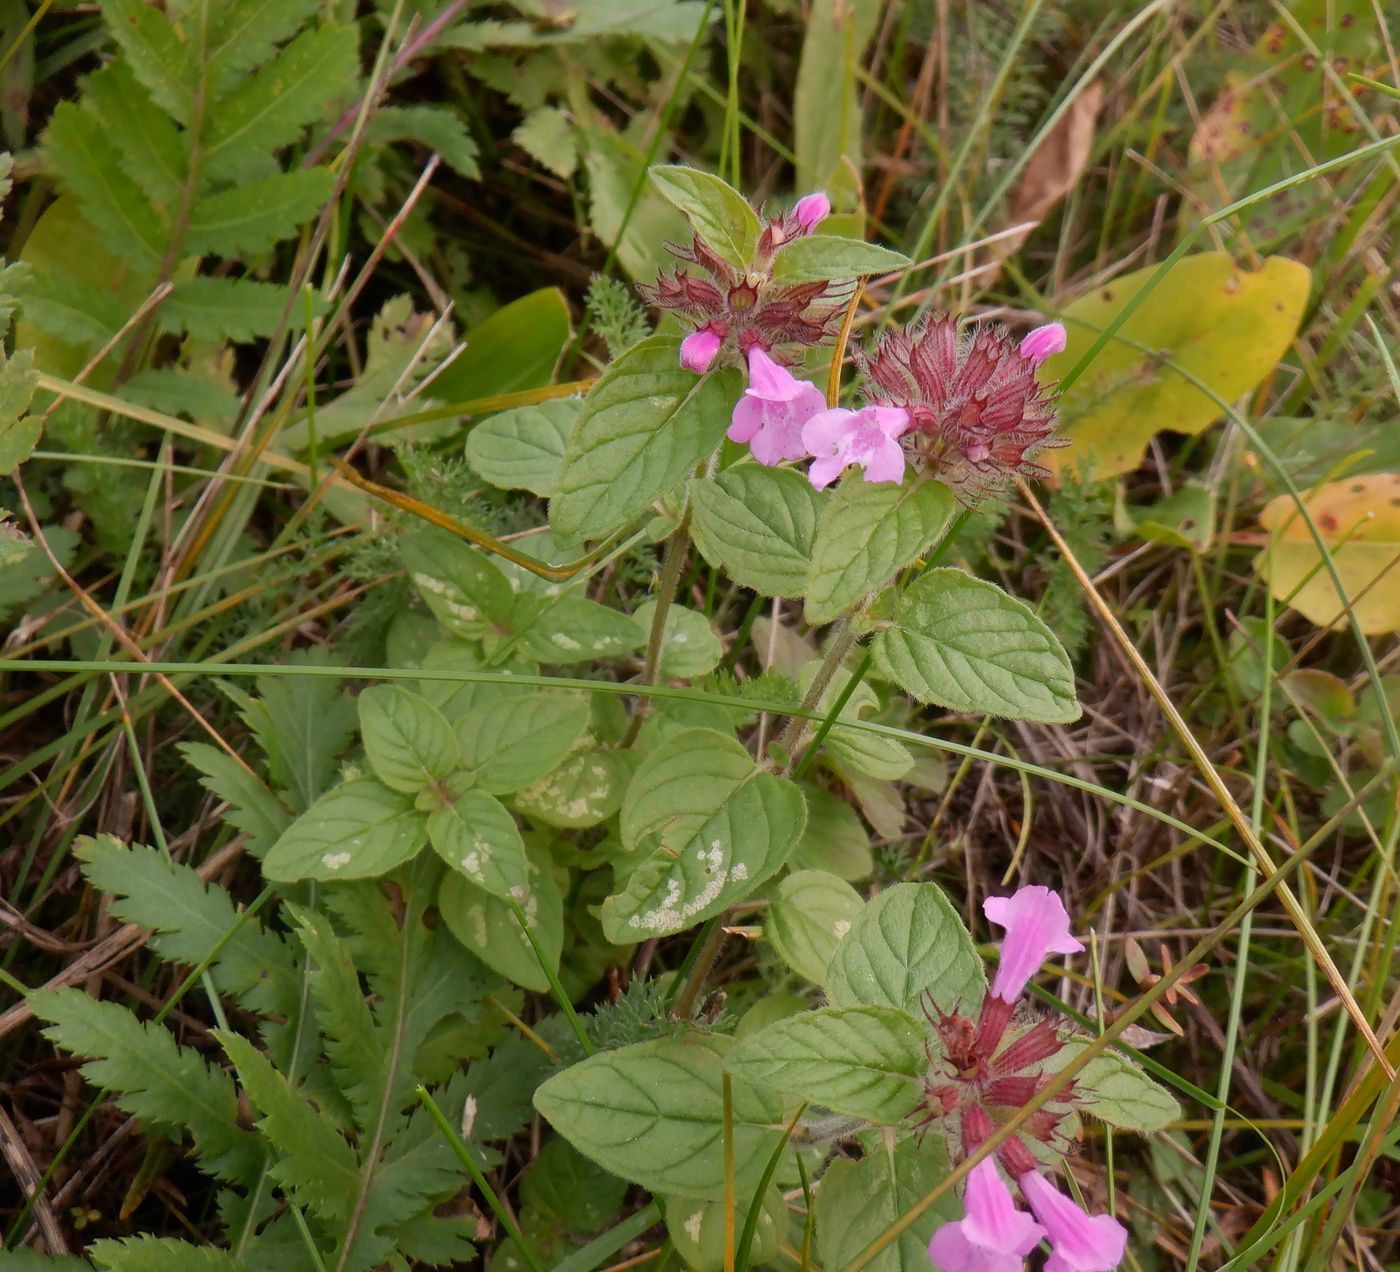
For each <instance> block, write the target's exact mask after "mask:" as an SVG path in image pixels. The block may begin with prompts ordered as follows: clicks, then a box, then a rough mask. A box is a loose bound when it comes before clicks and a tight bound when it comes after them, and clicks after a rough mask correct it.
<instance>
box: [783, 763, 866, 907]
mask: <svg viewBox="0 0 1400 1272" xmlns="http://www.w3.org/2000/svg"><path fill="white" fill-rule="evenodd" d="M802 793H803V794H804V795H805V796H806V798H807V829H806V830H804V831H803V832H802V838H801V840H799V842H798V845H797V851H796V852H795V853H793V856H792V861H793V865H795V866H798V867H800V868H801V869H803V870H824V871H827V872H828V873H830V874H834V875H835V876H836V877H837V878H838V879H844V880H846V882H847V883H855V882H857V881H859V880H861V879H868V878H869V877H870V873H871V871H873V870H874V869H875V859H874V856H873V855H872V854H871V851H870V836H869V834H867V833H866V829H865V827H864V826H863V825H862V824H861V820H860V816H859V815H858V814H857V813H856V811H855V809H853V808H852V807H851V806H850V805H849V804H848V803H846V801H845V800H843V799H841V798H840V797H839V796H837V795H834V794H832V792H831V791H829V790H826V789H825V788H824V787H820V786H811V785H808V784H807V783H805V782H804V783H803V784H802Z"/></svg>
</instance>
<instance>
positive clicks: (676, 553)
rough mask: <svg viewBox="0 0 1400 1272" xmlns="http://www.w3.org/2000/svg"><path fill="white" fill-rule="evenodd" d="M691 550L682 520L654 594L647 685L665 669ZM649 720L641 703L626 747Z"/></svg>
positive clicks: (624, 744) (626, 737)
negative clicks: (669, 625)
mask: <svg viewBox="0 0 1400 1272" xmlns="http://www.w3.org/2000/svg"><path fill="white" fill-rule="evenodd" d="M689 549H690V533H689V531H688V530H687V529H686V523H685V522H684V521H682V522H681V525H680V528H679V529H678V530H677V531H676V532H675V534H673V535H672V536H671V537H670V539H669V540H668V541H667V543H666V552H665V555H664V556H663V557H662V559H661V577H660V579H658V580H657V583H656V591H655V593H654V594H653V595H654V596H655V599H656V609H655V610H654V611H653V613H652V616H651V632H650V634H649V635H648V636H647V659H646V664H645V666H644V667H643V668H642V683H643V684H644V685H654V684H655V683H656V677H657V675H658V674H659V672H660V670H661V647H662V645H664V644H665V643H666V619H667V616H668V615H669V614H670V612H671V603H672V602H673V601H674V600H675V599H676V584H677V583H679V582H680V577H681V570H682V568H683V567H684V566H685V558H686V554H687V552H688V551H689ZM645 719H646V704H645V703H644V702H642V703H638V704H637V709H636V711H635V712H634V713H633V715H632V719H631V720H630V721H629V722H628V725H627V732H626V733H625V734H624V735H623V738H622V744H621V745H622V747H623V749H626V748H627V747H629V746H631V745H632V743H633V742H635V741H636V740H637V734H638V733H639V732H641V728H642V721H643V720H645Z"/></svg>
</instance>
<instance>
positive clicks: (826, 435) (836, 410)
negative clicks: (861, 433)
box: [802, 406, 859, 467]
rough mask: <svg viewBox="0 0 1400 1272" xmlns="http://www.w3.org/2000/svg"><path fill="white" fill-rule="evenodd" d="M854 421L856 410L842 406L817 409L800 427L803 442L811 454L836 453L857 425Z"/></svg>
mask: <svg viewBox="0 0 1400 1272" xmlns="http://www.w3.org/2000/svg"><path fill="white" fill-rule="evenodd" d="M855 421H856V412H855V411H848V410H847V409H846V408H845V407H844V406H834V407H831V408H830V409H828V410H825V411H818V412H816V414H814V415H813V416H812V417H811V418H810V419H809V420H808V421H807V423H806V424H804V425H803V427H802V441H803V444H804V445H805V446H806V447H807V449H808V450H809V451H811V453H812V454H813V455H835V454H838V453H839V452H840V451H842V450H843V449H844V445H843V443H847V442H848V441H849V439H850V437H851V434H852V433H853V431H854V430H855V428H857V427H859V426H858V425H856V422H855ZM844 466H845V465H842V467H844Z"/></svg>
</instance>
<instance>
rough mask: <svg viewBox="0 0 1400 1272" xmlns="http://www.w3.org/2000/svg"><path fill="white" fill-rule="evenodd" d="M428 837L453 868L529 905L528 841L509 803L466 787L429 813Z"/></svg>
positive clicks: (492, 890) (491, 890)
mask: <svg viewBox="0 0 1400 1272" xmlns="http://www.w3.org/2000/svg"><path fill="white" fill-rule="evenodd" d="M428 840H429V842H430V843H431V844H432V845H433V847H434V849H436V850H437V854H438V856H439V857H441V858H442V859H443V860H444V861H445V862H447V864H448V865H449V866H451V867H452V869H454V870H456V871H458V872H459V873H461V874H463V875H465V876H466V877H467V878H468V879H470V880H471V881H472V882H473V883H474V884H476V885H477V887H479V888H482V889H484V890H485V891H487V892H489V893H491V894H492V895H493V896H497V897H503V898H506V897H509V898H514V899H515V900H516V901H519V902H521V903H522V904H524V902H525V900H526V895H527V893H528V892H529V888H530V867H529V862H528V861H527V859H526V856H525V841H524V840H523V839H521V838H520V830H519V828H518V827H517V826H516V824H515V818H514V817H512V816H511V815H510V813H509V812H508V811H507V810H506V807H505V805H504V804H502V803H501V801H500V800H498V799H496V798H495V797H494V796H492V795H488V794H487V793H486V792H485V791H467V792H466V794H464V795H460V796H458V798H457V799H455V800H453V801H452V802H451V803H450V804H445V805H444V806H443V807H442V808H439V809H438V810H437V811H435V812H432V813H429V814H428Z"/></svg>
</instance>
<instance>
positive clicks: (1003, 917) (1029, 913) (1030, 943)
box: [982, 886, 1084, 1003]
mask: <svg viewBox="0 0 1400 1272" xmlns="http://www.w3.org/2000/svg"><path fill="white" fill-rule="evenodd" d="M982 913H983V914H985V915H986V916H987V919H988V920H989V921H990V922H992V923H995V924H996V925H997V926H998V927H1002V928H1005V929H1006V935H1005V936H1004V937H1003V938H1002V942H1001V964H1000V965H999V966H998V968H997V975H996V980H995V981H994V982H993V983H992V993H993V994H995V995H996V997H998V998H1000V999H1001V1000H1002V1002H1006V1003H1010V1002H1015V1000H1016V999H1017V998H1018V997H1020V994H1021V991H1022V990H1023V989H1025V987H1026V982H1027V981H1028V980H1030V978H1031V977H1032V976H1034V975H1035V974H1036V972H1038V971H1039V970H1040V965H1041V964H1042V963H1043V962H1045V959H1046V956H1047V955H1050V954H1078V953H1080V952H1081V951H1082V950H1083V949H1084V946H1083V945H1081V944H1080V943H1079V942H1078V941H1076V940H1075V939H1074V937H1072V936H1071V935H1070V934H1069V915H1068V914H1067V913H1066V912H1065V903H1064V902H1063V901H1061V900H1060V894H1059V893H1058V892H1052V891H1051V890H1050V889H1049V888H1042V887H1039V886H1035V887H1029V888H1019V889H1018V890H1017V891H1016V892H1014V893H1013V894H1012V895H1011V896H1009V897H988V898H987V899H986V900H985V901H984V902H983V903H982Z"/></svg>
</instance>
